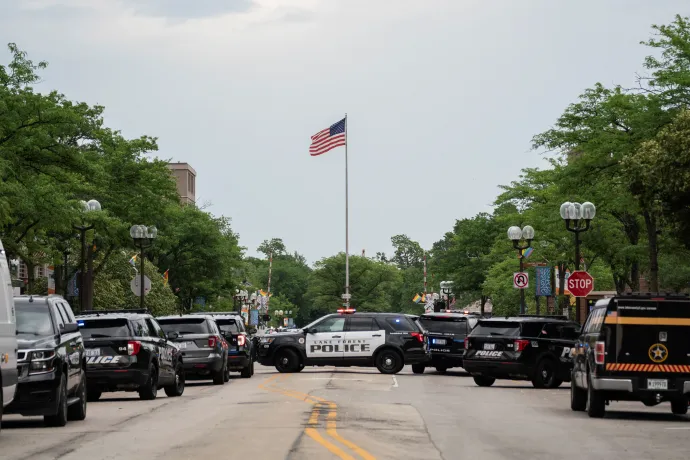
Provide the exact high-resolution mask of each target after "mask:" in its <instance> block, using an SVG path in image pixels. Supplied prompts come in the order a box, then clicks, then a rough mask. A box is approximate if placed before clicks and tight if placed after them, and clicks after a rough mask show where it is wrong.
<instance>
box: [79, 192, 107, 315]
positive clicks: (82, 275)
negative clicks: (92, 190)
mask: <svg viewBox="0 0 690 460" xmlns="http://www.w3.org/2000/svg"><path fill="white" fill-rule="evenodd" d="M80 203H81V205H82V209H83V211H84V214H87V213H89V212H93V211H100V210H101V203H99V202H98V200H89V201H80ZM84 220H85V219H84V218H83V217H82V225H75V226H74V228H75V229H76V230H79V236H80V242H81V259H80V260H79V309H80V310H81V311H84V310H87V309H88V308H87V307H88V306H87V305H86V300H87V297H86V296H85V295H84V294H85V293H84V290H85V287H86V282H87V281H89V282H90V281H91V280H90V279H89V280H87V275H86V232H88V231H89V230H92V229H93V228H94V225H93V224H91V225H86V224H85V223H84Z"/></svg>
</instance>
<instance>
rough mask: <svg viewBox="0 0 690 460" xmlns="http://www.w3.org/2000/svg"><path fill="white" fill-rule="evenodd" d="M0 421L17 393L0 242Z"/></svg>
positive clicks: (8, 283) (11, 313) (13, 326)
mask: <svg viewBox="0 0 690 460" xmlns="http://www.w3.org/2000/svg"><path fill="white" fill-rule="evenodd" d="M0 358H2V359H0V421H2V412H3V410H4V408H5V407H6V406H7V405H8V404H10V403H11V402H12V400H13V399H14V394H15V392H16V391H17V321H16V314H15V309H14V295H13V293H12V278H11V276H10V269H9V266H8V264H7V254H6V253H5V249H4V248H3V246H2V242H0Z"/></svg>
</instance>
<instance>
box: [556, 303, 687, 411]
mask: <svg viewBox="0 0 690 460" xmlns="http://www.w3.org/2000/svg"><path fill="white" fill-rule="evenodd" d="M574 362H575V363H574V367H573V372H572V381H571V384H570V392H571V393H570V407H571V409H572V410H574V411H584V410H586V411H587V413H588V414H589V416H590V417H603V416H604V415H605V411H606V405H607V404H608V403H609V402H610V401H641V402H642V403H644V404H645V405H646V406H655V405H657V404H659V403H661V402H665V401H668V402H670V403H671V411H672V412H673V413H674V414H678V415H683V414H686V413H687V412H688V398H690V297H688V295H687V294H686V295H665V294H663V295H657V294H629V295H621V296H616V297H612V298H609V299H602V300H599V301H598V302H597V303H596V304H595V305H594V308H592V311H591V312H590V314H589V316H588V318H587V321H586V322H585V325H584V327H583V330H582V335H581V336H580V338H579V340H578V342H577V344H576V346H575V350H574Z"/></svg>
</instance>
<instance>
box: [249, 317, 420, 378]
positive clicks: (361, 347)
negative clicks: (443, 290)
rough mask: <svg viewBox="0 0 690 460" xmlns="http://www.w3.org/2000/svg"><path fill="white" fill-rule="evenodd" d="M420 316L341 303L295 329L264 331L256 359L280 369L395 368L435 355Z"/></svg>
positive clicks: (386, 371)
mask: <svg viewBox="0 0 690 460" xmlns="http://www.w3.org/2000/svg"><path fill="white" fill-rule="evenodd" d="M418 319H419V317H418V316H414V315H406V314H402V313H355V310H354V309H350V308H348V309H340V310H338V313H337V314H330V315H326V316H324V317H322V318H319V319H318V320H316V321H314V322H313V323H311V324H309V325H308V326H306V327H304V328H302V329H298V330H297V331H295V332H283V333H281V334H275V335H271V336H264V337H261V338H260V341H259V349H258V357H257V360H258V361H259V362H260V363H261V364H263V365H264V366H275V367H276V369H277V370H278V372H299V371H301V370H302V369H303V368H304V366H346V367H349V366H364V367H376V368H377V369H378V370H379V372H381V373H382V374H397V373H398V372H400V371H401V370H402V368H403V367H404V366H405V365H407V364H419V363H424V362H427V361H428V360H429V359H430V358H431V354H430V352H429V347H428V340H427V336H426V332H425V331H424V329H423V328H422V327H421V325H420V324H419V321H418Z"/></svg>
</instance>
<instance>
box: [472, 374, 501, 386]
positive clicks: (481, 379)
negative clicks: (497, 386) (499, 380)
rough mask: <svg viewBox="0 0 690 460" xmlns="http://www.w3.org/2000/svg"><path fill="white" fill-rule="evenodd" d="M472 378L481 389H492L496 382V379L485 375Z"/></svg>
mask: <svg viewBox="0 0 690 460" xmlns="http://www.w3.org/2000/svg"><path fill="white" fill-rule="evenodd" d="M472 378H473V379H474V383H476V384H477V385H478V386H480V387H490V386H491V385H493V384H494V382H495V381H496V379H495V378H493V377H486V376H484V375H475V376H473V377H472Z"/></svg>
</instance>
